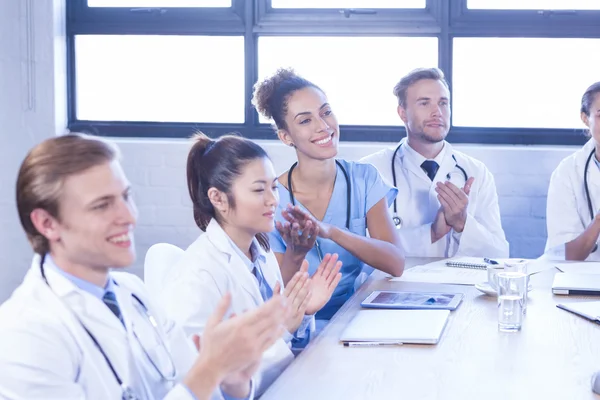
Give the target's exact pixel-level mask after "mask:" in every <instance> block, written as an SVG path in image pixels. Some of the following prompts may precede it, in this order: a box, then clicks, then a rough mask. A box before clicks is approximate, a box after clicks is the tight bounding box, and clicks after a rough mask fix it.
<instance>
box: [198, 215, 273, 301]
mask: <svg viewBox="0 0 600 400" xmlns="http://www.w3.org/2000/svg"><path fill="white" fill-rule="evenodd" d="M206 235H207V236H208V240H209V241H210V242H211V243H212V245H213V246H214V247H215V248H216V249H217V250H219V251H220V252H222V253H224V254H225V255H227V258H228V260H229V262H228V264H227V265H226V266H225V268H227V270H228V272H229V273H230V274H231V275H233V281H234V282H238V283H239V284H240V286H242V288H243V289H244V290H245V291H246V292H248V293H249V294H250V295H251V296H252V298H253V299H254V300H255V301H256V304H257V305H258V304H261V303H262V302H263V299H262V296H261V295H260V290H259V288H258V284H257V283H256V278H255V277H254V275H252V273H251V272H250V271H249V270H248V267H247V266H246V264H245V263H244V261H243V260H242V259H241V258H240V256H239V255H238V254H237V252H236V251H235V250H234V249H233V247H232V246H233V244H232V243H231V240H230V239H229V236H227V234H226V233H225V231H224V230H223V228H221V226H220V225H219V224H218V223H217V221H215V220H214V219H212V220H211V221H210V223H209V224H208V226H207V227H206ZM267 282H268V281H267Z"/></svg>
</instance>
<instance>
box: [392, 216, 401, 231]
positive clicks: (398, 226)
mask: <svg viewBox="0 0 600 400" xmlns="http://www.w3.org/2000/svg"><path fill="white" fill-rule="evenodd" d="M392 221H394V225H396V228H397V229H400V228H401V227H402V218H400V217H399V216H397V215H396V216H395V217H393V218H392Z"/></svg>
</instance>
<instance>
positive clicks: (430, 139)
mask: <svg viewBox="0 0 600 400" xmlns="http://www.w3.org/2000/svg"><path fill="white" fill-rule="evenodd" d="M398 115H399V116H400V118H401V119H402V121H403V122H404V125H405V126H406V130H407V134H408V136H409V138H410V139H411V140H417V141H420V142H426V143H438V142H441V141H443V140H444V139H445V138H446V135H447V134H448V131H449V129H450V92H449V90H448V88H447V87H446V86H445V85H444V84H443V83H442V82H441V81H439V80H434V79H421V80H419V81H417V82H415V83H414V84H412V85H410V86H409V87H408V89H407V91H406V102H405V104H404V105H400V106H398Z"/></svg>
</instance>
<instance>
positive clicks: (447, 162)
mask: <svg viewBox="0 0 600 400" xmlns="http://www.w3.org/2000/svg"><path fill="white" fill-rule="evenodd" d="M401 143H402V147H400V150H399V151H398V153H397V154H396V159H395V160H394V162H395V167H396V184H397V186H396V187H397V188H398V196H397V197H396V201H397V209H398V216H399V217H400V218H401V219H402V225H401V228H400V229H399V230H398V232H399V236H400V239H401V242H402V246H403V248H404V250H405V251H406V255H407V256H414V257H453V256H473V257H508V254H509V250H508V242H507V241H506V237H505V235H504V231H503V229H502V225H501V222H500V210H499V207H498V195H497V194H496V185H495V183H494V177H493V176H492V174H491V173H490V171H489V170H488V169H487V168H486V166H485V165H484V164H483V163H482V162H480V161H478V160H476V159H474V158H472V157H470V156H468V155H466V154H464V153H461V152H459V151H456V150H453V149H452V146H451V145H450V143H448V142H444V157H443V160H442V161H441V163H440V168H439V170H438V172H437V174H436V176H435V178H434V181H433V182H432V181H431V180H430V179H429V177H428V176H427V174H426V173H425V172H424V171H423V170H422V169H421V167H420V166H419V165H415V163H414V162H411V160H410V159H409V158H408V157H406V153H405V149H406V147H407V146H408V144H407V143H406V139H403V140H402V141H401ZM395 149H396V146H394V147H393V148H388V149H384V150H381V151H379V152H377V153H374V154H371V155H369V156H367V157H365V158H363V159H362V160H361V162H366V163H371V164H373V165H374V166H375V167H376V168H377V169H378V170H379V173H380V174H381V176H382V177H383V179H384V180H385V181H386V182H387V183H389V184H390V185H393V178H392V166H391V162H392V156H393V154H394V150H395ZM453 154H454V156H455V157H456V161H454V159H453V158H452V155H453ZM457 163H458V165H460V166H461V167H462V168H464V169H465V171H466V172H467V176H468V177H474V178H475V181H474V183H473V186H472V187H471V192H470V195H469V205H468V207H467V220H466V223H465V228H464V230H463V232H461V233H460V234H459V233H457V232H454V231H453V230H451V231H450V232H449V233H448V234H447V235H446V236H445V237H444V238H441V239H440V240H438V241H437V242H435V243H431V224H432V223H433V221H434V219H435V216H436V213H437V211H438V209H439V207H440V202H439V200H438V199H437V192H436V191H435V187H436V183H437V182H438V181H442V182H444V181H445V180H446V175H447V174H448V173H450V174H451V177H452V178H451V182H452V183H454V184H455V185H456V186H458V187H459V188H462V187H463V186H464V184H465V180H464V177H463V175H462V173H461V172H460V170H459V169H458V168H457V167H456V164H457ZM390 212H391V213H392V212H393V204H392V205H391V206H390Z"/></svg>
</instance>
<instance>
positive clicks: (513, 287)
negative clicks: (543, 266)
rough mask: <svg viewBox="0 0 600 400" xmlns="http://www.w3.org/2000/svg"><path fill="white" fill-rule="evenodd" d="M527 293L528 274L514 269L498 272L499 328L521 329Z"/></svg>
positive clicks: (502, 329) (508, 329) (514, 330)
mask: <svg viewBox="0 0 600 400" xmlns="http://www.w3.org/2000/svg"><path fill="white" fill-rule="evenodd" d="M526 293H527V274H524V273H522V272H513V271H504V272H500V273H499V274H498V329H499V330H500V331H501V332H517V331H520V330H521V325H522V324H523V298H524V296H525V294H526Z"/></svg>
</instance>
